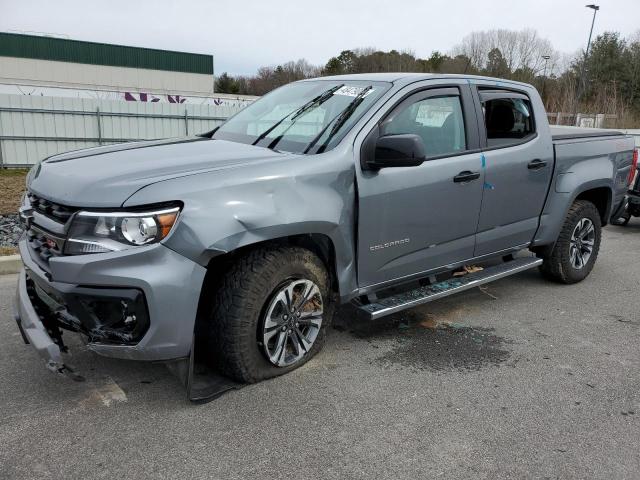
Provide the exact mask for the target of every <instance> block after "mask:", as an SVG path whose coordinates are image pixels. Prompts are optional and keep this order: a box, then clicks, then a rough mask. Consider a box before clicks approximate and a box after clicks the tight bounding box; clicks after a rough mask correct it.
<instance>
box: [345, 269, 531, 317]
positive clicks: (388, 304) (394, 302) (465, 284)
mask: <svg viewBox="0 0 640 480" xmlns="http://www.w3.org/2000/svg"><path fill="white" fill-rule="evenodd" d="M540 264H542V259H540V258H536V257H521V258H516V259H514V260H511V261H509V262H505V263H501V264H499V265H496V266H493V267H487V268H485V269H484V270H482V271H480V272H476V273H469V274H467V275H465V276H463V277H454V278H451V279H449V280H445V281H443V282H438V283H434V284H432V285H427V286H424V287H419V288H416V289H415V290H409V291H407V292H402V293H398V294H396V295H391V296H390V297H385V298H381V299H378V300H377V301H376V302H374V303H369V304H366V305H363V304H360V303H356V306H357V307H358V308H359V309H360V310H362V311H363V312H365V313H366V314H367V315H368V316H369V318H370V319H371V320H376V319H378V318H381V317H384V316H386V315H390V314H392V313H396V312H399V311H401V310H405V309H407V308H412V307H415V306H418V305H422V304H423V303H428V302H431V301H433V300H437V299H439V298H443V297H448V296H449V295H453V294H454V293H459V292H463V291H465V290H469V289H471V288H474V287H478V286H480V285H483V284H485V283H489V282H493V281H494V280H499V279H501V278H504V277H508V276H509V275H514V274H516V273H519V272H522V271H524V270H529V269H530V268H535V267H537V266H539V265H540Z"/></svg>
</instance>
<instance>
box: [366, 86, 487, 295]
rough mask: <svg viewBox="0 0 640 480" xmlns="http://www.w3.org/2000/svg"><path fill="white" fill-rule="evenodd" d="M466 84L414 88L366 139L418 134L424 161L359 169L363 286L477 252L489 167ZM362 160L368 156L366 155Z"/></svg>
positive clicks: (425, 270)
mask: <svg viewBox="0 0 640 480" xmlns="http://www.w3.org/2000/svg"><path fill="white" fill-rule="evenodd" d="M476 122H477V120H476V118H475V110H474V105H473V100H472V97H471V91H470V89H469V87H468V86H467V85H462V84H461V85H455V86H447V87H446V88H431V89H426V90H421V91H417V92H415V93H413V94H412V95H410V96H409V97H407V98H405V99H404V100H402V101H400V102H399V103H398V104H396V106H395V107H393V108H392V109H391V110H390V111H389V113H388V114H387V115H386V116H385V117H383V118H382V120H381V121H380V122H379V123H378V124H377V125H376V127H375V128H374V129H373V130H372V131H371V132H370V133H369V134H368V136H367V138H366V139H365V140H364V142H363V145H362V148H361V153H360V155H361V156H362V155H369V154H370V152H371V151H372V150H371V145H372V143H373V145H374V149H373V150H375V142H376V140H377V138H379V137H380V136H383V135H395V134H416V135H419V136H420V137H421V138H422V140H423V142H424V145H425V151H426V160H425V161H424V162H423V163H422V164H421V165H419V166H414V167H397V168H383V169H380V170H377V171H376V170H366V169H364V170H363V169H362V167H361V168H360V169H358V195H359V213H358V215H359V217H358V218H359V221H358V282H359V286H360V287H361V288H366V287H370V286H373V285H379V284H384V283H388V282H393V281H394V280H399V279H403V278H407V279H409V278H410V277H412V276H416V275H419V274H423V273H425V272H427V271H430V270H433V269H437V268H438V267H442V266H445V265H448V264H452V263H456V262H461V261H463V260H466V259H469V258H471V257H473V252H474V246H475V235H476V230H477V226H478V218H479V215H480V204H481V199H482V188H483V182H484V171H483V168H482V161H481V155H480V153H479V144H478V130H477V123H476ZM361 165H362V162H361Z"/></svg>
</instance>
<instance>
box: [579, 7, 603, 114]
mask: <svg viewBox="0 0 640 480" xmlns="http://www.w3.org/2000/svg"><path fill="white" fill-rule="evenodd" d="M585 7H587V8H590V9H591V10H593V19H592V20H591V30H589V40H588V41H587V49H586V50H585V52H584V60H583V61H582V74H581V75H580V77H581V78H580V84H579V85H578V101H579V100H580V97H581V96H582V91H583V90H584V88H585V86H586V84H587V80H586V76H587V57H588V56H589V48H591V36H592V35H593V26H594V25H595V23H596V14H597V13H598V10H600V7H599V6H598V5H596V4H594V3H592V4H589V5H585ZM576 108H577V105H576Z"/></svg>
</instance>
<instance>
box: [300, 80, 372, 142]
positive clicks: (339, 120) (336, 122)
mask: <svg viewBox="0 0 640 480" xmlns="http://www.w3.org/2000/svg"><path fill="white" fill-rule="evenodd" d="M372 88H373V87H372V86H371V85H369V86H368V87H365V88H363V89H362V91H361V92H360V93H359V94H358V95H356V97H355V98H354V99H353V100H351V103H349V105H347V106H346V108H345V109H344V110H343V111H342V112H340V113H339V114H338V115H337V116H336V117H335V118H334V119H333V120H331V121H330V122H329V123H327V125H326V126H325V127H324V128H323V129H322V130H320V133H318V134H317V135H316V136H315V137H314V138H313V140H311V143H309V145H308V146H307V148H305V149H304V152H302V153H308V152H309V150H311V149H312V148H313V147H314V146H315V144H316V143H318V140H320V139H321V138H322V136H323V135H324V133H325V132H326V131H327V129H328V128H329V126H331V124H333V127H332V128H331V131H330V132H329V135H327V138H326V139H325V141H324V142H323V143H322V145H320V147H318V150H317V151H316V153H322V152H324V150H325V149H326V148H327V145H329V142H330V141H331V139H332V138H333V136H334V135H335V134H336V133H338V130H340V128H342V126H343V125H344V124H345V122H346V121H347V120H349V117H351V115H353V112H355V111H356V109H357V108H358V107H359V106H360V104H361V103H362V102H363V100H364V97H365V96H366V95H367V92H369V90H371V89H372Z"/></svg>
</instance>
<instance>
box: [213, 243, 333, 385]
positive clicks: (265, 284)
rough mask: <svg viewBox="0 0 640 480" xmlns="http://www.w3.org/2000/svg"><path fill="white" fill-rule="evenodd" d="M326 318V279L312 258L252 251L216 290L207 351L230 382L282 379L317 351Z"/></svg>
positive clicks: (294, 251)
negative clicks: (275, 377)
mask: <svg viewBox="0 0 640 480" xmlns="http://www.w3.org/2000/svg"><path fill="white" fill-rule="evenodd" d="M332 314H333V304H332V296H331V291H330V285H329V275H328V274H327V271H326V269H325V267H324V264H323V263H322V261H321V260H320V259H319V258H318V257H317V256H316V255H315V254H313V253H312V252H310V251H309V250H306V249H303V248H299V247H280V248H265V249H257V250H254V251H251V252H249V253H248V254H247V255H245V256H244V257H242V258H240V259H238V260H237V261H236V262H235V263H234V265H232V267H231V268H230V269H229V270H228V271H227V272H226V273H225V274H224V275H223V278H222V281H221V283H220V284H219V285H218V287H217V288H216V291H215V296H214V301H213V308H212V312H211V316H210V318H209V350H210V352H211V354H212V356H213V358H214V361H215V363H216V364H217V366H218V368H219V369H220V370H221V371H222V372H223V373H225V374H226V375H228V376H229V377H231V378H234V379H235V380H238V381H241V382H250V383H253V382H257V381H260V380H263V379H266V378H270V377H274V376H277V375H282V374H284V373H287V372H289V371H291V370H293V369H295V368H297V367H299V366H301V365H303V364H304V363H305V362H307V361H308V360H309V359H310V358H311V357H313V356H314V355H315V354H316V353H317V352H318V351H319V350H320V348H321V347H322V344H323V342H324V336H325V332H326V329H327V326H328V325H329V324H330V323H331V317H332Z"/></svg>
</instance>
